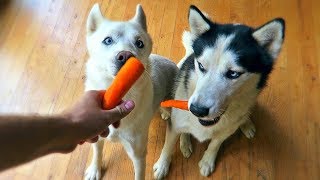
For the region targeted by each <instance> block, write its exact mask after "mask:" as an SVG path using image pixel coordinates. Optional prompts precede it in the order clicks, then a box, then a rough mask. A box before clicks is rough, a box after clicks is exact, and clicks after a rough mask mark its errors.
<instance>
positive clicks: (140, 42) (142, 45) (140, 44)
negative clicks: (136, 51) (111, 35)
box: [135, 39, 144, 49]
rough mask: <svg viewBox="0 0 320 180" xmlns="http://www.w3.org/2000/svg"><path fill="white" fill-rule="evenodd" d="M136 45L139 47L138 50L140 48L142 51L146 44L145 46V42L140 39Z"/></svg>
mask: <svg viewBox="0 0 320 180" xmlns="http://www.w3.org/2000/svg"><path fill="white" fill-rule="evenodd" d="M135 44H136V46H137V47H138V48H140V49H141V48H143V47H144V44H143V42H142V41H141V40H140V39H138V40H137V41H136V43H135Z"/></svg>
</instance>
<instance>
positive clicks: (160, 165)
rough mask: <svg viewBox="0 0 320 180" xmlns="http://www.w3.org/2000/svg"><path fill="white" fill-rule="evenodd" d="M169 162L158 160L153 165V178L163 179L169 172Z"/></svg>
mask: <svg viewBox="0 0 320 180" xmlns="http://www.w3.org/2000/svg"><path fill="white" fill-rule="evenodd" d="M169 166H170V162H168V161H162V160H160V159H159V160H158V161H157V162H156V163H155V164H154V165H153V177H154V179H163V178H164V177H165V176H166V175H167V174H168V172H169Z"/></svg>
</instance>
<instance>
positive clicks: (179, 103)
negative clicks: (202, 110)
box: [161, 100, 189, 110]
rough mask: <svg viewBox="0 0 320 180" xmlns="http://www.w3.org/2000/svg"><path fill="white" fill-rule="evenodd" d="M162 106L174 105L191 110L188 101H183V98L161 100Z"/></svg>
mask: <svg viewBox="0 0 320 180" xmlns="http://www.w3.org/2000/svg"><path fill="white" fill-rule="evenodd" d="M161 106H162V107H174V108H179V109H182V110H189V108H188V101H182V100H167V101H163V102H161Z"/></svg>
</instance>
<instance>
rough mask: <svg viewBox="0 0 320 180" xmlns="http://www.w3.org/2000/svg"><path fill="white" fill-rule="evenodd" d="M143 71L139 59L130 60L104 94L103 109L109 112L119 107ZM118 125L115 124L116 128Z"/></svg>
mask: <svg viewBox="0 0 320 180" xmlns="http://www.w3.org/2000/svg"><path fill="white" fill-rule="evenodd" d="M143 71H144V66H143V64H142V63H141V62H140V61H139V60H138V59H136V58H134V57H131V58H129V59H128V60H127V62H126V63H125V64H124V65H123V66H122V68H121V69H120V70H119V72H118V74H117V75H116V77H115V79H114V80H113V82H112V84H111V85H110V86H109V88H108V89H107V91H106V93H105V94H104V98H103V108H104V109H106V110H109V109H112V108H114V107H116V106H117V105H119V103H120V102H121V100H122V98H123V97H124V96H125V95H126V93H127V92H128V91H129V89H130V88H131V87H132V86H133V84H134V83H135V82H136V81H137V80H138V79H139V77H140V76H141V75H142V73H143ZM118 125H119V124H117V125H115V124H114V126H118Z"/></svg>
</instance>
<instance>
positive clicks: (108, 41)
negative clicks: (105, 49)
mask: <svg viewBox="0 0 320 180" xmlns="http://www.w3.org/2000/svg"><path fill="white" fill-rule="evenodd" d="M102 43H103V44H105V45H110V44H112V43H113V39H112V38H111V37H106V38H105V39H104V40H103V41H102Z"/></svg>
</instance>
